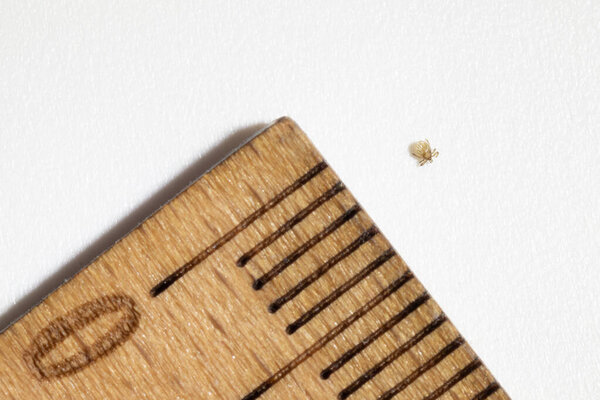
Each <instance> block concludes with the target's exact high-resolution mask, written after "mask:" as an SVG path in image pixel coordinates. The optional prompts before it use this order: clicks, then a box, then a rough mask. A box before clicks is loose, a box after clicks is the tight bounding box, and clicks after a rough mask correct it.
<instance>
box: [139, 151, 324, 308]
mask: <svg viewBox="0 0 600 400" xmlns="http://www.w3.org/2000/svg"><path fill="white" fill-rule="evenodd" d="M325 168H327V163H326V162H325V161H321V162H320V163H318V164H317V165H315V166H314V167H312V168H311V169H310V170H309V171H308V172H307V173H305V174H304V175H302V176H301V177H300V178H298V179H297V180H296V181H295V182H293V183H292V184H291V185H290V186H288V187H286V188H285V189H283V190H282V191H281V192H280V193H279V194H277V195H276V196H275V197H273V198H272V199H271V200H269V201H268V202H267V203H265V204H264V205H263V206H262V207H260V208H259V209H257V210H256V211H254V212H253V213H252V214H250V215H249V216H247V217H246V218H244V219H243V220H242V222H240V223H239V224H237V225H236V226H235V227H234V228H233V229H231V230H230V231H229V232H227V233H226V234H225V235H223V236H221V237H220V238H219V239H217V240H216V241H215V242H214V243H213V244H211V245H210V246H208V247H207V248H206V249H204V250H203V251H201V252H200V253H199V254H198V255H197V256H195V257H194V258H192V259H191V260H190V261H188V262H187V263H185V264H184V265H183V266H181V267H179V268H178V269H177V270H176V271H175V272H173V273H172V274H170V275H169V276H167V277H166V278H165V279H163V280H162V281H161V282H159V283H158V284H157V285H156V286H154V287H153V288H152V289H150V295H151V296H152V297H156V296H158V295H159V294H161V293H162V292H164V291H165V290H167V289H168V288H169V286H171V285H172V284H173V283H175V281H177V280H178V279H179V278H181V277H182V276H184V275H185V274H187V273H188V272H190V271H191V270H192V269H193V268H194V267H195V266H196V265H198V264H200V263H201V262H202V261H204V260H205V259H206V258H207V257H208V256H210V255H211V254H212V253H214V252H215V251H217V250H218V249H220V248H221V247H222V246H223V245H224V244H225V243H227V242H229V241H230V240H231V239H233V238H234V237H235V236H236V235H237V234H238V233H240V232H241V231H243V230H244V229H246V228H247V227H248V226H250V225H251V224H252V223H253V222H254V221H256V220H257V219H258V218H260V217H261V216H262V215H263V214H265V213H266V212H267V211H269V210H270V209H271V208H273V207H275V206H276V205H277V204H279V203H280V202H281V201H282V200H283V199H285V198H286V197H287V196H289V195H290V194H292V193H294V192H295V191H296V190H298V189H299V188H301V187H302V186H304V185H305V184H306V183H307V182H308V181H310V180H311V179H312V178H314V177H315V176H317V175H318V174H319V173H320V172H321V171H323V170H324V169H325Z"/></svg>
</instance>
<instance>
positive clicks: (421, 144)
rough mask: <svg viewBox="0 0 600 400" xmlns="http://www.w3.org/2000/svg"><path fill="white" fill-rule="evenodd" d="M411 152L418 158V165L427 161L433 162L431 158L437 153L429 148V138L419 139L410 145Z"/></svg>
mask: <svg viewBox="0 0 600 400" xmlns="http://www.w3.org/2000/svg"><path fill="white" fill-rule="evenodd" d="M410 152H411V154H412V155H413V156H414V157H415V158H417V159H418V160H419V165H425V163H427V162H430V163H431V162H433V158H434V157H437V156H438V155H439V153H438V151H437V150H436V149H433V150H431V145H430V144H429V140H427V139H425V140H421V141H418V142H415V143H413V144H412V145H411V146H410Z"/></svg>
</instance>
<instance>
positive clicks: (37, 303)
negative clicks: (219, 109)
mask: <svg viewBox="0 0 600 400" xmlns="http://www.w3.org/2000/svg"><path fill="white" fill-rule="evenodd" d="M281 123H289V124H292V125H294V126H295V127H296V128H297V129H299V130H300V131H302V130H301V129H300V128H299V126H298V124H297V123H296V122H295V121H294V120H293V119H291V118H290V117H288V116H283V117H279V118H277V119H276V120H274V121H272V122H270V123H269V124H267V125H266V126H265V127H263V128H262V129H259V130H258V131H256V132H254V133H253V134H251V135H250V136H249V137H247V138H245V139H244V140H243V141H242V142H240V143H239V144H237V145H235V147H233V148H232V149H231V150H229V151H228V152H227V153H226V154H225V155H224V156H223V157H221V158H220V159H219V160H218V161H216V162H215V163H213V164H212V165H211V166H210V167H208V168H207V169H206V170H205V171H204V172H202V173H201V174H200V175H198V176H197V177H195V178H194V179H193V180H191V181H190V182H189V183H187V184H186V185H185V186H184V187H183V188H181V189H180V190H179V191H177V193H175V194H174V195H172V196H171V197H169V198H168V199H167V200H166V201H164V202H162V203H161V204H160V205H159V206H158V207H157V208H156V209H154V210H153V211H151V212H150V213H149V214H148V215H147V216H145V217H143V218H142V219H141V220H140V221H138V222H137V223H136V224H135V226H133V227H132V228H131V229H129V230H128V231H127V232H125V233H123V234H122V235H121V236H119V237H118V238H117V239H116V240H115V241H113V242H112V243H110V244H109V245H108V246H106V248H104V249H102V250H101V251H100V252H99V253H98V254H97V255H95V256H94V257H93V258H92V259H91V260H89V261H88V262H86V263H85V265H83V266H82V267H80V268H79V269H78V270H77V271H76V272H74V273H72V274H71V275H69V276H68V277H66V278H65V279H63V280H62V282H60V284H58V286H56V287H54V288H52V289H51V290H50V291H49V292H48V293H46V294H44V295H43V296H42V297H41V298H40V299H39V300H36V301H35V303H33V304H32V305H31V306H29V307H27V308H26V309H25V310H24V311H23V312H21V313H19V314H18V315H17V316H16V317H15V318H13V319H12V320H10V322H8V324H7V325H6V326H5V327H4V328H1V329H0V336H2V335H4V334H5V333H6V332H7V331H8V330H9V329H10V328H12V327H13V326H14V325H15V324H16V323H18V322H19V321H20V320H22V319H23V318H24V317H25V316H26V315H27V314H29V313H30V312H31V311H33V309H35V308H36V307H38V306H40V305H41V304H42V303H43V302H44V301H46V299H47V298H49V297H50V296H52V295H53V294H54V293H55V292H57V291H58V290H59V289H60V288H62V287H63V286H64V285H66V284H67V283H69V282H70V281H71V280H72V279H74V278H75V277H76V276H77V275H79V274H80V273H81V272H83V271H85V270H86V269H87V268H88V267H89V266H91V265H92V264H94V263H95V262H96V261H97V260H98V259H99V258H100V257H102V255H104V254H105V253H106V252H108V251H110V249H112V248H113V247H114V246H115V245H117V243H119V242H120V241H121V240H123V239H124V238H126V237H127V236H129V235H130V234H131V233H132V232H134V231H135V230H136V229H138V228H139V227H140V226H142V225H143V224H144V223H145V222H146V221H147V220H149V219H150V218H152V217H154V216H155V215H156V214H157V213H158V212H160V211H161V210H162V209H163V208H164V207H165V206H166V205H168V204H169V203H171V202H172V201H173V200H174V199H176V198H177V197H179V196H180V195H181V194H182V193H183V192H185V191H186V190H188V189H189V188H190V187H191V186H193V185H194V184H195V183H197V182H198V181H199V180H201V179H202V178H204V177H205V176H207V175H208V174H210V173H211V172H213V171H214V169H215V168H216V167H218V166H219V165H221V164H222V163H223V162H224V161H226V160H227V159H228V158H229V157H231V156H233V155H234V154H235V153H237V152H238V151H239V150H241V149H242V147H244V146H246V145H247V144H248V143H250V142H251V141H253V140H254V139H256V138H257V137H259V136H260V135H262V134H263V133H266V132H267V131H268V130H270V129H271V128H273V127H274V126H276V125H279V124H281ZM302 132H303V131H302ZM201 158H202V157H201ZM80 252H81V250H80ZM46 279H50V276H49V277H47V278H46ZM43 283H44V281H42V282H41V283H40V284H38V285H37V286H36V287H34V288H33V289H31V291H30V292H29V293H26V294H24V295H23V296H21V299H22V298H25V297H26V296H28V295H29V294H31V293H32V292H33V291H35V290H36V289H37V288H38V287H39V286H41V285H43ZM18 301H19V300H17V302H18ZM6 312H10V308H8V309H7V310H6Z"/></svg>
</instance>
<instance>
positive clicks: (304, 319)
mask: <svg viewBox="0 0 600 400" xmlns="http://www.w3.org/2000/svg"><path fill="white" fill-rule="evenodd" d="M394 255H395V253H394V250H392V249H387V250H386V251H384V252H383V254H381V255H380V256H379V257H377V258H376V259H375V260H373V261H372V262H370V263H369V265H367V266H366V267H365V268H363V269H362V270H361V271H360V272H359V273H357V274H356V275H354V276H353V277H352V278H350V279H349V280H348V281H346V282H345V283H344V284H343V285H342V286H340V287H338V288H337V289H335V290H334V291H333V292H331V293H330V294H329V295H327V297H325V298H324V299H323V300H321V301H320V302H318V303H317V304H315V305H314V306H313V307H312V308H311V309H310V310H308V311H307V312H305V313H304V314H302V316H301V317H299V318H298V319H297V320H295V321H294V322H292V323H291V324H289V325H288V327H287V328H286V331H295V330H298V328H300V327H301V326H303V325H304V324H306V323H308V322H309V321H310V320H311V319H313V318H314V317H315V316H317V315H318V314H319V313H320V312H321V311H323V310H325V309H326V308H327V307H329V306H330V305H331V303H333V302H334V301H336V300H337V299H338V298H340V297H341V296H342V295H343V294H344V293H346V292H347V291H348V290H350V289H352V288H353V287H354V286H356V284H358V282H360V281H362V280H363V279H364V278H366V277H367V276H369V274H371V272H373V271H375V270H376V269H377V268H379V267H380V266H382V265H383V264H385V263H386V262H387V261H388V260H389V259H390V258H392V257H393V256H394Z"/></svg>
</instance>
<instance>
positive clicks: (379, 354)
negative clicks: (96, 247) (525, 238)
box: [0, 118, 509, 400]
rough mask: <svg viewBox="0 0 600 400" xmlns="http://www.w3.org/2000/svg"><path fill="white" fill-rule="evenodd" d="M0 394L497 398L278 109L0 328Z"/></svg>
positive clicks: (499, 392) (500, 394)
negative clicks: (199, 174)
mask: <svg viewBox="0 0 600 400" xmlns="http://www.w3.org/2000/svg"><path fill="white" fill-rule="evenodd" d="M169 277H170V278H169ZM0 394H2V396H1V397H2V398H6V399H19V400H21V399H211V398H215V399H248V400H249V399H254V398H260V399H335V398H356V399H379V398H380V399H388V398H394V399H427V400H433V399H438V398H440V399H469V400H470V399H475V400H483V399H493V400H500V399H508V398H509V397H508V396H507V395H506V393H505V392H504V391H503V389H502V388H500V386H499V385H498V384H497V383H496V382H495V380H494V378H493V376H492V375H491V374H490V372H489V371H488V370H487V369H486V367H485V366H484V365H483V364H482V363H481V361H480V360H479V359H478V358H477V356H476V355H475V353H474V352H473V350H472V349H471V348H470V347H469V345H468V344H467V343H465V342H464V339H462V337H461V336H460V335H459V333H458V331H457V330H456V329H455V327H454V326H453V325H452V324H451V322H450V321H448V319H447V318H446V317H445V315H444V314H443V313H442V310H441V309H440V308H439V306H438V305H437V304H436V303H435V301H434V300H433V299H431V298H430V296H429V295H428V294H427V292H426V291H425V289H424V288H423V286H422V285H421V284H420V283H419V281H418V280H417V279H416V278H415V277H414V276H413V275H412V272H410V270H409V269H408V267H407V266H406V264H405V263H404V262H403V260H402V259H401V258H400V256H398V255H397V254H396V252H395V251H394V250H393V248H392V247H391V245H390V244H389V243H388V242H387V240H386V239H385V238H384V236H383V235H382V234H381V232H379V230H378V229H377V227H376V226H375V225H374V223H373V221H371V219H370V218H369V216H368V215H367V214H366V213H365V211H364V210H362V208H360V206H359V205H358V203H357V202H356V200H355V199H354V198H353V197H352V195H351V194H350V192H349V191H348V190H347V188H346V187H345V186H344V185H343V184H342V183H341V182H340V181H339V178H338V177H337V176H336V175H335V173H334V172H333V170H332V169H331V167H329V166H328V165H327V164H326V163H325V161H324V160H323V158H322V157H321V155H320V154H319V153H318V151H317V150H316V149H315V148H314V147H313V145H312V144H311V143H310V142H309V141H308V139H307V138H306V136H305V135H304V133H302V131H301V130H300V129H299V128H298V126H296V124H295V123H294V122H293V121H291V120H290V119H289V118H282V119H280V120H278V121H276V122H275V123H274V124H272V125H271V126H269V127H268V128H267V129H266V130H265V131H264V132H262V133H261V134H259V135H257V136H256V137H255V138H253V139H252V140H251V141H250V142H249V143H247V144H246V145H245V146H243V147H242V148H241V149H239V150H238V151H236V152H235V153H234V154H233V155H231V156H230V157H229V158H227V159H226V160H225V161H223V162H222V163H220V164H219V165H218V166H216V167H215V168H213V169H212V170H211V171H210V172H208V173H207V174H205V175H204V176H202V177H201V178H200V179H199V180H198V181H196V182H195V183H193V184H192V185H191V186H190V187H189V188H188V189H186V190H185V191H184V192H183V193H181V194H180V195H179V196H177V197H176V198H175V199H173V200H172V201H171V202H169V203H168V204H166V205H165V206H164V207H162V208H161V209H160V210H159V211H158V212H157V213H156V214H154V215H153V216H152V217H150V218H149V219H147V220H146V221H145V222H144V223H143V224H141V225H140V226H139V227H137V228H136V229H135V230H133V231H132V232H131V233H130V234H128V235H127V236H126V237H125V238H123V239H122V240H120V241H119V242H118V243H116V244H115V245H114V246H113V247H112V248H111V249H110V250H108V251H106V252H105V253H104V254H102V255H101V256H100V257H98V258H97V259H96V260H95V261H94V262H93V263H92V264H91V265H89V266H88V267H87V268H85V269H84V270H82V271H81V272H80V273H79V274H77V275H76V276H75V277H74V278H73V279H71V280H70V281H69V282H67V283H66V284H64V285H63V286H62V287H60V288H59V289H58V290H57V291H55V292H54V293H52V294H51V295H50V296H49V297H48V298H47V299H45V300H44V301H43V302H42V303H41V304H40V305H39V306H37V307H36V308H34V309H33V310H32V311H30V312H29V313H28V314H27V315H25V316H24V317H23V318H22V319H20V320H19V321H18V322H16V323H15V324H14V325H13V326H11V327H10V328H9V329H7V330H6V331H5V332H4V333H2V334H1V335H0Z"/></svg>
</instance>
